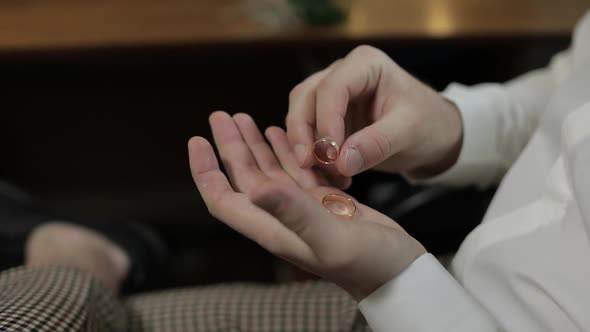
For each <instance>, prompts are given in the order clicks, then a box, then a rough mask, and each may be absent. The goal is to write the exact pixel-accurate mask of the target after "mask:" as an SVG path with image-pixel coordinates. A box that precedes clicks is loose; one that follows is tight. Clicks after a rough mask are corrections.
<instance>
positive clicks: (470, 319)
mask: <svg viewBox="0 0 590 332" xmlns="http://www.w3.org/2000/svg"><path fill="white" fill-rule="evenodd" d="M359 308H360V310H361V312H362V313H363V315H364V316H365V318H366V320H367V322H368V323H369V326H371V328H372V329H373V331H375V332H382V331H415V332H422V331H437V332H440V331H457V332H462V331H470V332H472V331H496V330H497V325H496V323H495V321H494V320H493V319H492V318H491V316H490V315H489V314H488V313H487V312H486V311H485V310H483V308H482V307H481V306H480V305H479V304H478V303H477V302H476V301H475V300H474V299H473V298H472V297H471V295H469V294H468V293H467V292H466V291H465V289H464V288H463V287H461V285H459V283H458V282H457V281H456V280H455V279H454V278H453V277H452V276H451V275H450V274H449V273H448V272H447V271H446V270H445V269H444V268H443V267H442V265H441V264H440V263H439V262H438V261H437V260H436V258H434V256H432V255H431V254H424V255H422V256H420V257H418V258H417V259H416V260H415V261H414V262H413V263H412V264H411V265H410V266H409V267H408V268H407V269H406V270H404V271H403V272H402V273H401V274H400V275H398V276H397V277H396V278H395V279H393V280H391V281H389V282H388V283H386V284H385V285H383V286H381V287H380V288H379V289H377V290H376V291H374V292H373V293H372V294H371V295H369V296H368V297H367V298H365V299H364V300H362V301H361V302H360V303H359Z"/></svg>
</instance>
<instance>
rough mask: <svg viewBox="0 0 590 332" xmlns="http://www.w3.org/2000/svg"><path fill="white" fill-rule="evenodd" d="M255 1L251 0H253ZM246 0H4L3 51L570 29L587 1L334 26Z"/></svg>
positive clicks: (528, 1) (452, 6)
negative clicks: (274, 14) (271, 23)
mask: <svg viewBox="0 0 590 332" xmlns="http://www.w3.org/2000/svg"><path fill="white" fill-rule="evenodd" d="M250 1H256V0H250ZM247 3H248V1H245V0H241V1H240V0H168V1H161V0H104V1H90V0H22V1H20V0H3V1H0V52H11V51H23V50H46V49H51V50H53V49H68V48H96V47H113V46H124V47H134V46H146V45H147V46H162V45H176V44H182V45H184V44H219V43H222V44H223V43H248V42H255V41H263V42H264V41H270V42H273V41H274V42H276V41H287V42H297V41H309V40H316V41H317V40H319V41H322V40H334V39H337V40H338V39H339V40H366V39H375V38H450V37H470V36H476V37H482V36H504V35H511V36H513V35H518V36H523V35H524V36H530V35H546V34H552V35H555V34H569V33H570V31H571V29H572V28H573V26H574V24H575V22H576V21H577V20H578V19H579V18H580V17H581V15H582V14H583V13H584V12H585V11H586V10H587V9H588V8H589V4H588V2H587V1H586V0H562V1H554V0H479V1H474V0H395V1H392V0H364V1H363V0H351V1H350V13H349V19H348V21H347V22H346V23H344V24H342V25H339V26H335V27H324V28H309V27H307V28H299V29H287V30H280V29H273V28H270V27H267V26H264V25H262V24H260V23H258V22H257V21H255V20H253V19H252V17H251V15H250V14H249V11H248V5H247Z"/></svg>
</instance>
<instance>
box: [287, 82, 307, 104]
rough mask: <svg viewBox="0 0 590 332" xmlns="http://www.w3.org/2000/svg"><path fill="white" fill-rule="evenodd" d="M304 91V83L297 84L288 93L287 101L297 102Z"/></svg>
mask: <svg viewBox="0 0 590 332" xmlns="http://www.w3.org/2000/svg"><path fill="white" fill-rule="evenodd" d="M304 91H305V82H302V83H299V84H297V85H296V86H295V87H293V89H291V91H290V92H289V101H294V100H297V99H298V98H300V97H301V95H302V94H303V92H304Z"/></svg>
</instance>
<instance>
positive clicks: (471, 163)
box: [411, 51, 570, 187]
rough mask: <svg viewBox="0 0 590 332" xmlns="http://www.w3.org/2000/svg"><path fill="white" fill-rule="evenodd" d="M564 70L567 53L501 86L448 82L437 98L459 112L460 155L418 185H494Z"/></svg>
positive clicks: (519, 148) (524, 141)
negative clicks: (445, 168) (461, 138)
mask: <svg viewBox="0 0 590 332" xmlns="http://www.w3.org/2000/svg"><path fill="white" fill-rule="evenodd" d="M569 67H570V54H569V52H568V51H566V52H564V53H560V54H558V55H557V56H555V57H554V58H553V60H552V62H551V64H550V66H548V67H546V68H544V69H539V70H535V71H531V72H529V73H527V74H525V75H523V76H520V77H518V78H516V79H514V80H512V81H509V82H507V83H505V84H496V83H485V84H478V85H475V86H472V87H466V86H464V85H461V84H457V83H453V84H450V85H449V86H448V87H447V89H446V90H445V91H444V92H443V93H442V95H443V96H444V97H446V98H447V99H449V100H451V101H452V102H454V103H455V104H456V105H457V107H458V108H459V111H460V112H461V116H462V119H463V144H462V147H461V152H460V154H459V158H458V160H457V162H456V163H455V165H454V166H453V167H451V168H450V169H448V170H447V171H445V172H443V173H442V174H440V175H438V176H436V177H432V178H430V179H426V181H421V180H422V179H420V181H421V182H429V183H445V184H450V185H468V184H475V185H478V186H479V187H487V186H489V185H492V184H495V183H497V182H499V180H500V179H501V178H502V176H503V175H504V173H505V172H506V170H507V169H508V168H509V167H510V165H512V163H513V162H514V161H515V160H516V158H517V157H518V155H519V154H520V152H521V151H522V149H523V148H524V146H525V145H526V144H527V142H528V141H529V139H530V137H531V135H532V133H533V131H534V130H535V129H536V127H537V124H538V122H539V118H540V117H541V115H542V113H543V111H544V109H545V106H546V104H547V102H548V100H549V98H550V97H551V96H552V94H553V93H554V91H555V90H556V87H557V86H558V84H559V83H560V82H561V81H562V80H563V79H564V77H565V76H567V74H568V72H569ZM411 180H415V179H411Z"/></svg>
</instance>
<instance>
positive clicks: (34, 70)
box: [0, 0, 588, 287]
mask: <svg viewBox="0 0 590 332" xmlns="http://www.w3.org/2000/svg"><path fill="white" fill-rule="evenodd" d="M318 3H320V5H318ZM587 7H588V4H587V3H586V1H581V0H566V1H560V2H558V1H548V0H485V1H478V2H474V1H468V0H448V1H444V0H423V1H413V0H397V1H390V0H367V1H362V0H350V1H344V2H343V1H340V2H338V3H336V6H334V3H327V2H325V1H319V0H318V1H317V2H316V4H312V2H307V1H302V0H300V1H294V0H283V1H279V0H248V1H245V0H244V1H240V0H193V1H185V0H170V1H165V2H161V1H156V0H144V1H139V0H126V1H120V0H117V1H114V0H108V1H102V2H99V3H97V2H90V1H86V0H84V1H74V0H70V1H68V0H51V1H40V0H39V1H2V2H0V85H1V87H2V89H1V90H0V91H1V93H0V100H1V103H0V112H1V113H0V114H1V117H0V119H1V120H0V123H1V128H0V138H1V139H2V140H1V143H0V152H1V156H2V157H1V158H2V159H1V164H0V177H1V178H4V179H6V180H8V181H10V182H12V183H15V184H17V185H19V186H22V187H24V188H25V189H26V190H28V191H30V192H32V193H33V194H34V195H35V196H36V197H37V198H38V199H39V200H41V201H42V202H44V203H45V204H47V205H48V206H50V207H52V208H56V209H64V210H69V211H74V212H82V213H92V214H96V215H98V216H102V217H107V218H111V217H117V218H120V217H124V218H132V219H135V220H139V221H141V222H145V223H148V224H150V225H152V226H154V227H155V228H156V229H157V230H158V231H159V232H160V233H161V234H162V235H163V236H164V238H165V239H166V241H167V243H168V245H169V246H170V248H171V251H172V253H173V255H172V257H171V259H170V261H169V263H168V265H169V268H168V269H167V272H166V275H165V278H164V279H163V280H161V281H160V284H158V285H155V286H154V287H156V286H157V287H172V286H179V285H192V284H204V283H212V282H220V281H230V280H251V281H262V282H276V281H284V280H292V279H296V278H302V275H301V274H300V273H298V272H297V271H295V270H294V269H292V268H290V267H289V266H288V265H286V264H285V263H282V262H280V261H278V260H277V259H275V258H273V257H271V256H270V255H268V254H267V253H266V252H264V251H263V250H262V249H260V248H259V247H258V246H256V245H255V244H253V243H252V242H250V241H248V240H246V239H244V238H242V237H241V236H239V235H237V234H235V233H234V232H233V231H231V230H229V229H228V228H227V227H225V226H224V225H222V224H221V223H219V222H217V221H215V220H213V219H212V217H211V216H210V215H209V214H208V212H207V209H206V208H205V206H204V204H203V203H202V201H201V199H200V197H199V194H198V192H197V190H196V188H195V186H194V184H193V182H192V179H191V177H190V172H189V168H188V160H187V152H186V142H187V140H188V139H189V138H190V137H191V136H193V135H203V136H205V137H210V136H211V135H210V130H209V128H208V123H207V117H208V115H209V114H210V113H211V112H212V111H214V110H220V109H221V110H226V111H228V112H230V113H235V112H246V113H249V114H251V115H252V116H253V117H254V118H255V119H256V120H257V122H258V124H259V125H260V127H261V128H264V127H266V126H269V125H282V124H283V121H284V117H285V114H286V112H287V102H288V93H289V91H290V89H291V88H292V87H293V86H295V85H296V84H297V83H299V82H300V81H302V80H303V79H304V78H306V77H307V76H308V75H310V74H311V73H313V72H314V71H316V70H319V69H321V68H322V67H324V66H327V65H328V64H330V63H331V62H332V61H334V60H336V59H338V58H340V57H343V56H344V55H346V53H347V52H349V51H350V50H352V49H353V48H354V47H355V46H357V45H360V44H370V45H373V46H376V47H379V48H381V49H383V50H384V51H386V52H387V53H388V54H389V55H390V56H391V57H392V58H393V59H394V60H395V61H397V62H398V63H399V64H400V65H402V66H403V67H405V68H406V69H407V70H408V71H410V72H411V73H413V74H415V75H416V76H417V77H419V78H420V79H422V80H423V81H425V82H426V83H428V84H430V85H431V86H433V87H434V88H436V89H439V90H441V89H444V87H445V86H446V85H447V84H448V83H449V82H451V81H458V82H461V83H465V84H473V83H477V82H482V81H500V82H501V81H505V80H507V79H509V78H512V77H514V76H515V75H518V74H520V73H523V72H525V71H527V70H530V69H532V68H537V67H541V66H544V65H545V64H546V63H547V62H548V60H549V59H550V58H551V56H552V55H553V54H554V53H556V52H557V51H559V50H562V49H564V48H567V46H568V44H569V42H570V33H571V30H572V28H573V26H574V24H575V22H576V21H577V20H578V19H579V18H580V16H581V15H582V14H583V13H584V11H585V10H586V8H587ZM349 192H350V194H351V195H354V196H355V197H357V198H358V199H359V200H360V201H363V202H366V203H368V204H370V205H372V206H375V207H376V208H378V209H380V210H382V211H384V212H386V213H388V214H390V215H391V216H392V217H394V218H396V219H397V220H398V221H399V222H400V223H401V224H402V225H403V226H404V227H406V228H407V229H408V230H409V232H410V233H412V234H413V235H414V236H416V237H417V238H418V239H419V240H421V241H422V242H423V243H424V244H425V245H426V246H427V247H428V249H429V250H431V251H433V252H435V253H437V254H445V253H449V252H452V251H453V250H455V249H456V248H457V246H458V245H459V243H460V242H461V240H462V239H463V237H464V236H465V234H466V233H467V232H468V231H469V230H470V229H472V228H473V227H474V226H475V225H476V224H477V223H478V222H479V220H480V219H481V216H482V215H483V213H484V212H485V208H486V206H487V204H488V202H489V199H490V197H491V194H492V193H493V189H492V190H487V191H485V192H481V191H478V190H477V189H475V188H467V189H462V190H455V189H449V188H440V187H435V188H425V187H412V186H410V185H408V184H407V183H405V182H404V181H403V180H402V179H401V178H400V177H398V176H395V175H384V174H378V173H367V174H363V175H360V176H358V177H357V178H355V180H354V184H353V187H352V188H351V189H350V191H349Z"/></svg>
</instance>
